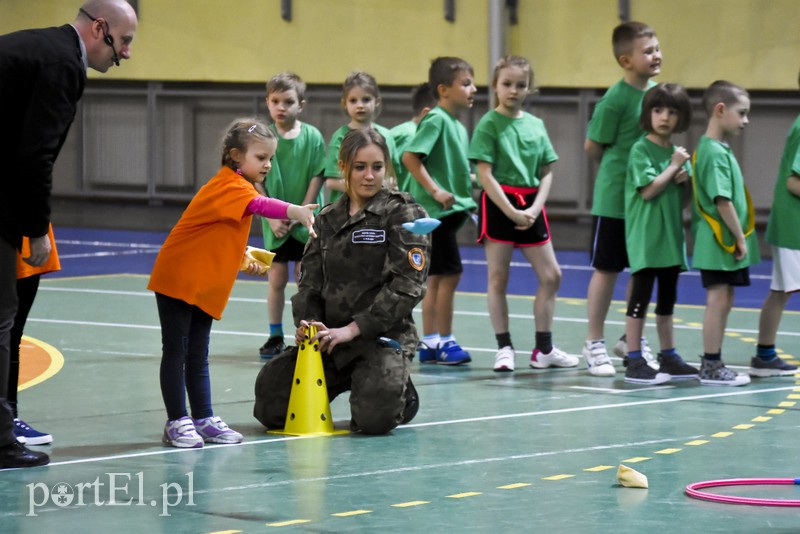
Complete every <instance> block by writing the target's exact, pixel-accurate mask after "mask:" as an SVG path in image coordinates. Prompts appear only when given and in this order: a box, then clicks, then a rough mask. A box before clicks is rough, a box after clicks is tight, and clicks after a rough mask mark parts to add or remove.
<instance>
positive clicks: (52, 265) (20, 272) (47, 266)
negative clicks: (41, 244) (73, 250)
mask: <svg viewBox="0 0 800 534" xmlns="http://www.w3.org/2000/svg"><path fill="white" fill-rule="evenodd" d="M47 237H48V238H49V239H50V257H49V258H47V261H46V262H44V264H43V265H40V266H39V267H34V266H32V265H28V264H27V263H25V262H24V261H23V260H22V258H27V257H28V256H30V255H31V240H30V239H28V238H27V237H23V238H22V250H21V252H18V253H17V280H20V279H22V278H28V277H30V276H33V275H35V274H46V273H52V272H53V271H60V270H61V262H60V261H59V259H58V250H56V238H55V236H54V235H53V225H52V224H51V225H50V228H48V229H47Z"/></svg>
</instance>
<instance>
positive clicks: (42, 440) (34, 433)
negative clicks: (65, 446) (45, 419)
mask: <svg viewBox="0 0 800 534" xmlns="http://www.w3.org/2000/svg"><path fill="white" fill-rule="evenodd" d="M14 436H15V437H16V438H17V441H20V439H19V438H23V439H24V441H21V443H25V444H27V445H47V444H48V443H53V436H51V435H50V434H45V433H44V432H39V431H38V430H36V429H35V428H33V427H32V426H30V425H28V424H26V423H25V421H23V420H22V419H14Z"/></svg>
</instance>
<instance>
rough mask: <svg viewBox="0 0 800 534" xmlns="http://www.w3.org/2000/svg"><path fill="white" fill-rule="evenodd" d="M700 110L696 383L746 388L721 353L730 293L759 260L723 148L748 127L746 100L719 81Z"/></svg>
mask: <svg viewBox="0 0 800 534" xmlns="http://www.w3.org/2000/svg"><path fill="white" fill-rule="evenodd" d="M703 107H704V108H705V110H706V112H707V113H708V127H707V128H706V133H705V135H703V136H702V137H701V138H700V141H699V143H698V145H697V148H696V150H695V153H694V156H693V157H692V161H693V162H694V178H693V180H694V202H693V204H692V207H693V208H694V209H693V212H692V235H693V237H694V256H693V258H692V265H693V267H695V268H697V269H700V276H701V278H702V282H703V287H704V288H706V309H705V314H704V316H703V351H704V354H703V359H702V364H701V366H700V383H701V384H704V385H714V386H742V385H745V384H749V383H750V377H749V376H747V375H745V374H736V373H735V372H734V371H731V370H730V369H728V368H727V367H725V364H724V363H723V362H722V358H721V354H722V340H723V337H724V335H725V327H726V325H727V323H728V315H729V314H730V311H731V308H732V307H733V293H734V291H733V288H734V287H735V286H749V285H750V271H749V268H748V267H749V266H750V265H753V264H755V263H758V262H759V261H760V259H761V258H760V256H759V251H758V240H757V239H756V234H755V231H754V229H755V220H754V218H755V213H754V211H753V204H752V201H751V200H750V195H749V194H748V192H747V188H746V187H745V185H744V178H743V177H742V171H741V169H740V168H739V164H738V163H737V162H736V158H735V157H734V156H733V152H732V151H731V148H730V146H729V145H728V143H727V140H728V139H730V138H731V137H733V136H735V135H738V134H739V133H740V132H741V131H742V130H743V129H744V127H745V126H746V125H747V123H748V122H749V121H748V118H747V115H748V114H749V113H750V97H749V96H748V94H747V91H745V90H744V89H743V88H741V87H739V86H737V85H734V84H732V83H730V82H727V81H723V80H720V81H716V82H714V83H712V84H711V85H710V86H709V87H708V89H706V91H705V93H704V94H703Z"/></svg>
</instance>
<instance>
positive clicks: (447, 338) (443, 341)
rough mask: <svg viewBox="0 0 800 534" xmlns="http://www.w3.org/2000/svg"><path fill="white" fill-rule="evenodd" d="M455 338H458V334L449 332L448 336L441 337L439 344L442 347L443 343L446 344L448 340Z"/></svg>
mask: <svg viewBox="0 0 800 534" xmlns="http://www.w3.org/2000/svg"><path fill="white" fill-rule="evenodd" d="M455 340H456V336H454V335H453V334H448V335H446V336H441V338H439V346H440V347H441V346H442V345H444V344H445V343H447V342H448V341H455Z"/></svg>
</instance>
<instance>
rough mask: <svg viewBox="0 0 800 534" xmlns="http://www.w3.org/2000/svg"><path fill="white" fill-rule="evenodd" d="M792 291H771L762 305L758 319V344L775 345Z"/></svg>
mask: <svg viewBox="0 0 800 534" xmlns="http://www.w3.org/2000/svg"><path fill="white" fill-rule="evenodd" d="M790 296H791V293H786V292H785V291H770V292H769V294H768V295H767V298H766V299H764V305H763V306H762V307H761V315H760V317H759V320H758V344H759V345H775V339H776V338H777V335H778V327H779V326H780V324H781V316H782V315H783V309H784V308H785V307H786V303H787V302H788V301H789V297H790Z"/></svg>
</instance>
